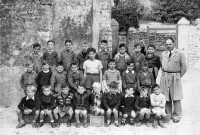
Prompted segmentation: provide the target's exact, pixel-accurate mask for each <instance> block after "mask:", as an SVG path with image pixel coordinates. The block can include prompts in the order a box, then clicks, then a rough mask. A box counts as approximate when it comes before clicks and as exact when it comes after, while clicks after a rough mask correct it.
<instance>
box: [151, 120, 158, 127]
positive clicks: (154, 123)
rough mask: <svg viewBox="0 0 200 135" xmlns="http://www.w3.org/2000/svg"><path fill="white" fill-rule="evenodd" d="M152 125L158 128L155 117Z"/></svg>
mask: <svg viewBox="0 0 200 135" xmlns="http://www.w3.org/2000/svg"><path fill="white" fill-rule="evenodd" d="M152 127H154V128H158V121H157V119H154V121H153V125H152Z"/></svg>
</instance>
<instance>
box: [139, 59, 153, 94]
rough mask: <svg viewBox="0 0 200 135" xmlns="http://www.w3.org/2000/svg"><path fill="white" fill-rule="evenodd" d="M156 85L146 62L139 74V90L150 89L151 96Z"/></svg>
mask: <svg viewBox="0 0 200 135" xmlns="http://www.w3.org/2000/svg"><path fill="white" fill-rule="evenodd" d="M154 83H155V82H154V78H153V74H152V73H151V72H150V71H149V70H148V63H147V62H144V63H143V64H142V70H141V71H140V73H139V74H138V88H139V89H141V87H146V88H147V89H148V95H149V96H150V95H151V93H152V92H151V89H152V86H153V85H154Z"/></svg>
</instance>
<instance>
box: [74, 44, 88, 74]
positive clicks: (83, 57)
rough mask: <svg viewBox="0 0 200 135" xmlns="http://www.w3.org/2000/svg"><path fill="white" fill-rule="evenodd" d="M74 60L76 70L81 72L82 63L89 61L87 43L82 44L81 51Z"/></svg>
mask: <svg viewBox="0 0 200 135" xmlns="http://www.w3.org/2000/svg"><path fill="white" fill-rule="evenodd" d="M76 59H77V64H78V69H79V70H81V71H82V72H83V63H84V62H85V61H86V60H88V59H89V56H88V43H87V42H85V41H84V42H82V51H81V52H79V53H78V55H77V58H76Z"/></svg>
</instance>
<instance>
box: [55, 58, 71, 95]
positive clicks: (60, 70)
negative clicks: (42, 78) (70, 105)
mask: <svg viewBox="0 0 200 135" xmlns="http://www.w3.org/2000/svg"><path fill="white" fill-rule="evenodd" d="M66 83H67V72H66V71H64V66H63V63H62V62H58V63H57V67H56V71H55V72H54V73H53V74H52V76H51V89H52V92H53V94H55V96H56V95H57V94H59V93H61V85H63V84H66Z"/></svg>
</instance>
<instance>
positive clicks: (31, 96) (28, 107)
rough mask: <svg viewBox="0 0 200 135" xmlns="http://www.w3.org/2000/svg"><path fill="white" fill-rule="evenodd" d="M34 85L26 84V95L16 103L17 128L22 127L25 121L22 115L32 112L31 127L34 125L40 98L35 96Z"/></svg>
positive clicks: (37, 115)
mask: <svg viewBox="0 0 200 135" xmlns="http://www.w3.org/2000/svg"><path fill="white" fill-rule="evenodd" d="M36 90H37V89H36V87H35V86H34V85H31V86H28V87H27V90H26V96H25V97H23V98H22V100H21V102H20V103H19V105H18V110H17V116H18V121H19V125H18V126H17V128H22V127H24V126H25V125H26V124H25V121H24V119H23V115H28V114H34V119H33V121H32V127H33V128H35V127H36V120H37V119H38V117H39V111H40V100H39V98H38V97H37V96H35V92H36Z"/></svg>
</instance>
